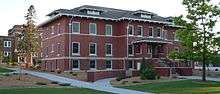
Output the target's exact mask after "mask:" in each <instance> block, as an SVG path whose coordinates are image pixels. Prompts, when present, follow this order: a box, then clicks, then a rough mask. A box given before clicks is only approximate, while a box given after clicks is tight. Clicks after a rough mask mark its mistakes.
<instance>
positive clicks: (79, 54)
mask: <svg viewBox="0 0 220 94" xmlns="http://www.w3.org/2000/svg"><path fill="white" fill-rule="evenodd" d="M72 55H73V56H80V54H75V53H72Z"/></svg>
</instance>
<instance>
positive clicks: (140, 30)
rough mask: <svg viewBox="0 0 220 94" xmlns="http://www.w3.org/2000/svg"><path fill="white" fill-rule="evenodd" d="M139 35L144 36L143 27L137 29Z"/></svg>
mask: <svg viewBox="0 0 220 94" xmlns="http://www.w3.org/2000/svg"><path fill="white" fill-rule="evenodd" d="M137 35H138V36H143V26H138V28H137Z"/></svg>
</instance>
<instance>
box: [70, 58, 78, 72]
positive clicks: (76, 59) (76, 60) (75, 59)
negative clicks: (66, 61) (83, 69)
mask: <svg viewBox="0 0 220 94" xmlns="http://www.w3.org/2000/svg"><path fill="white" fill-rule="evenodd" d="M74 60H76V61H78V68H73V61H74ZM71 63H72V66H71V68H72V70H80V60H78V59H73V60H72V62H71Z"/></svg>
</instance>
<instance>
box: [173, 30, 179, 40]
mask: <svg viewBox="0 0 220 94" xmlns="http://www.w3.org/2000/svg"><path fill="white" fill-rule="evenodd" d="M174 40H175V41H178V40H179V39H178V36H177V33H176V32H174Z"/></svg>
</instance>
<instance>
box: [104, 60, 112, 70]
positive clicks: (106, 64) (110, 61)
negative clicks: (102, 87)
mask: <svg viewBox="0 0 220 94" xmlns="http://www.w3.org/2000/svg"><path fill="white" fill-rule="evenodd" d="M106 61H110V62H111V68H107V67H106V66H107V63H106ZM105 67H106V70H112V60H105Z"/></svg>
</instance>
